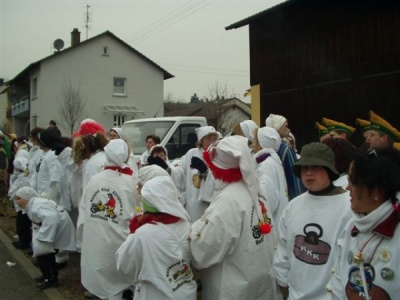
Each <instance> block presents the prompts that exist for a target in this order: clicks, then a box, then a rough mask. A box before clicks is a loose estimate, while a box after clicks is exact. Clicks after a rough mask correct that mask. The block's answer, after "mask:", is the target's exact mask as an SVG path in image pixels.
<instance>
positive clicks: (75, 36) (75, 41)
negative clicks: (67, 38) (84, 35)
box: [71, 28, 81, 47]
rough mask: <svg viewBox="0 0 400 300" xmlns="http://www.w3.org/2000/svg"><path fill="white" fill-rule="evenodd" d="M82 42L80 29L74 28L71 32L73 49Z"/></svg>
mask: <svg viewBox="0 0 400 300" xmlns="http://www.w3.org/2000/svg"><path fill="white" fill-rule="evenodd" d="M80 42H81V33H80V32H79V30H78V28H74V30H72V32H71V47H74V46H76V45H79V43H80Z"/></svg>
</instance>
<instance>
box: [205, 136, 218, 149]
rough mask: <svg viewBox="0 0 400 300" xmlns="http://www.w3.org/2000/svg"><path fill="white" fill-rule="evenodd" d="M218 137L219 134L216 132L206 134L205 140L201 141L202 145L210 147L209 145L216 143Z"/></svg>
mask: <svg viewBox="0 0 400 300" xmlns="http://www.w3.org/2000/svg"><path fill="white" fill-rule="evenodd" d="M217 139H218V136H217V134H215V133H209V134H207V135H206V136H204V137H203V142H202V143H201V146H202V148H203V149H208V147H209V146H210V145H211V144H212V143H214V142H215V141H216V140H217Z"/></svg>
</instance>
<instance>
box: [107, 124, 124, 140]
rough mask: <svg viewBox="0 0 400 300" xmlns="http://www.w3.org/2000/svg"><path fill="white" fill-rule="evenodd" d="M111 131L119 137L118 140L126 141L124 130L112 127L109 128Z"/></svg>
mask: <svg viewBox="0 0 400 300" xmlns="http://www.w3.org/2000/svg"><path fill="white" fill-rule="evenodd" d="M111 130H113V131H115V132H116V133H117V134H118V135H119V138H120V139H123V140H125V139H126V137H125V132H124V130H123V129H122V128H119V127H113V128H111ZM111 130H110V131H111Z"/></svg>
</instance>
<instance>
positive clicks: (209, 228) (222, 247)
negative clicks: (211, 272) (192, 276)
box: [190, 213, 242, 269]
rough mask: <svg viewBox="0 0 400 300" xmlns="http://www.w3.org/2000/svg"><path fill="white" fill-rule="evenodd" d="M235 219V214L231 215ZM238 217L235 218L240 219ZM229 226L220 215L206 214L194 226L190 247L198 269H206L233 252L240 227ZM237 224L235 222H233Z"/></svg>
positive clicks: (238, 225)
mask: <svg viewBox="0 0 400 300" xmlns="http://www.w3.org/2000/svg"><path fill="white" fill-rule="evenodd" d="M231 217H232V218H233V219H235V216H231ZM239 219H240V218H237V219H235V220H239ZM236 223H237V226H233V227H230V226H227V224H224V220H222V219H221V218H220V217H219V216H218V215H207V214H206V213H205V215H204V216H203V217H202V218H200V219H199V220H198V221H196V222H195V223H194V224H193V226H192V231H191V234H190V238H191V242H190V249H191V251H192V255H193V264H194V266H195V267H196V268H198V269H205V268H209V267H210V266H213V265H215V264H217V263H220V262H221V261H222V260H223V259H224V258H225V257H226V255H229V254H231V253H233V252H234V251H235V249H236V245H237V243H238V239H239V237H240V227H241V225H242V224H238V223H239V222H236ZM233 224H235V223H233Z"/></svg>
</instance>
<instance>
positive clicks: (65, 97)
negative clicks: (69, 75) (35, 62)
mask: <svg viewBox="0 0 400 300" xmlns="http://www.w3.org/2000/svg"><path fill="white" fill-rule="evenodd" d="M58 102H59V107H58V109H59V110H58V112H59V115H60V118H61V119H60V124H61V126H62V127H64V128H66V129H68V130H69V132H70V133H71V135H72V133H73V132H74V129H75V125H77V123H78V121H79V120H81V119H82V116H83V114H84V110H85V101H84V100H83V99H82V93H81V87H80V84H78V85H77V86H76V87H75V86H74V85H73V84H72V83H71V80H68V81H65V82H64V83H63V84H62V86H61V90H60V94H59V97H58Z"/></svg>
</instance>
